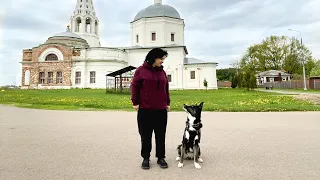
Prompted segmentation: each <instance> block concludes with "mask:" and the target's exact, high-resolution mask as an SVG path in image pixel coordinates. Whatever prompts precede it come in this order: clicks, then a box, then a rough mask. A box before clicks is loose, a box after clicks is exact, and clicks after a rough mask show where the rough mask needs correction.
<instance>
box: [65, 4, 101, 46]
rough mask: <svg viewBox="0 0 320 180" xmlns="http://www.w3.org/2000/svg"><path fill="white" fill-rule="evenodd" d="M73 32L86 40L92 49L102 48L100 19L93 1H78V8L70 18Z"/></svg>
mask: <svg viewBox="0 0 320 180" xmlns="http://www.w3.org/2000/svg"><path fill="white" fill-rule="evenodd" d="M70 23H71V32H72V33H75V34H78V35H79V36H81V37H82V38H83V39H85V40H86V41H87V42H88V44H89V45H90V47H100V46H101V44H100V38H99V19H98V18H97V16H96V12H95V10H94V5H93V2H92V0H77V5H76V8H75V10H74V12H73V14H72V16H71V18H70Z"/></svg>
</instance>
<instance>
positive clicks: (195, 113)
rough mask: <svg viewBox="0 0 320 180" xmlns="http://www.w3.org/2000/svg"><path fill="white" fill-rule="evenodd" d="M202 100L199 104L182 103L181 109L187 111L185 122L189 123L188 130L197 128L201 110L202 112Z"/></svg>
mask: <svg viewBox="0 0 320 180" xmlns="http://www.w3.org/2000/svg"><path fill="white" fill-rule="evenodd" d="M202 107H203V102H201V103H200V104H199V105H190V106H188V105H186V104H184V105H183V109H184V110H185V111H186V112H187V113H188V116H187V118H188V119H187V123H188V124H189V126H188V130H189V131H196V130H198V126H199V125H200V123H201V112H202Z"/></svg>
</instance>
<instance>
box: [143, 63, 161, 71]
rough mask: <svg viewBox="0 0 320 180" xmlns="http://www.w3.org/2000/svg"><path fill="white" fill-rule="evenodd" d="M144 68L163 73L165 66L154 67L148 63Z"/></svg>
mask: <svg viewBox="0 0 320 180" xmlns="http://www.w3.org/2000/svg"><path fill="white" fill-rule="evenodd" d="M143 67H146V68H148V69H150V70H155V71H162V70H163V66H162V65H161V66H160V67H152V66H151V65H149V64H148V63H147V62H144V63H143Z"/></svg>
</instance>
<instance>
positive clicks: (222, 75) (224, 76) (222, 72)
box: [217, 68, 236, 81]
mask: <svg viewBox="0 0 320 180" xmlns="http://www.w3.org/2000/svg"><path fill="white" fill-rule="evenodd" d="M235 73H236V69H234V68H225V69H217V79H218V80H219V81H231V79H232V77H233V76H234V75H235Z"/></svg>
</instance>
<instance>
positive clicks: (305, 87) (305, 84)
mask: <svg viewBox="0 0 320 180" xmlns="http://www.w3.org/2000/svg"><path fill="white" fill-rule="evenodd" d="M289 31H295V32H299V33H300V40H301V41H300V43H301V49H300V51H301V52H300V53H301V59H302V68H303V85H304V90H307V83H306V70H305V68H304V54H303V51H302V35H301V32H300V31H297V30H293V29H289Z"/></svg>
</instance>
